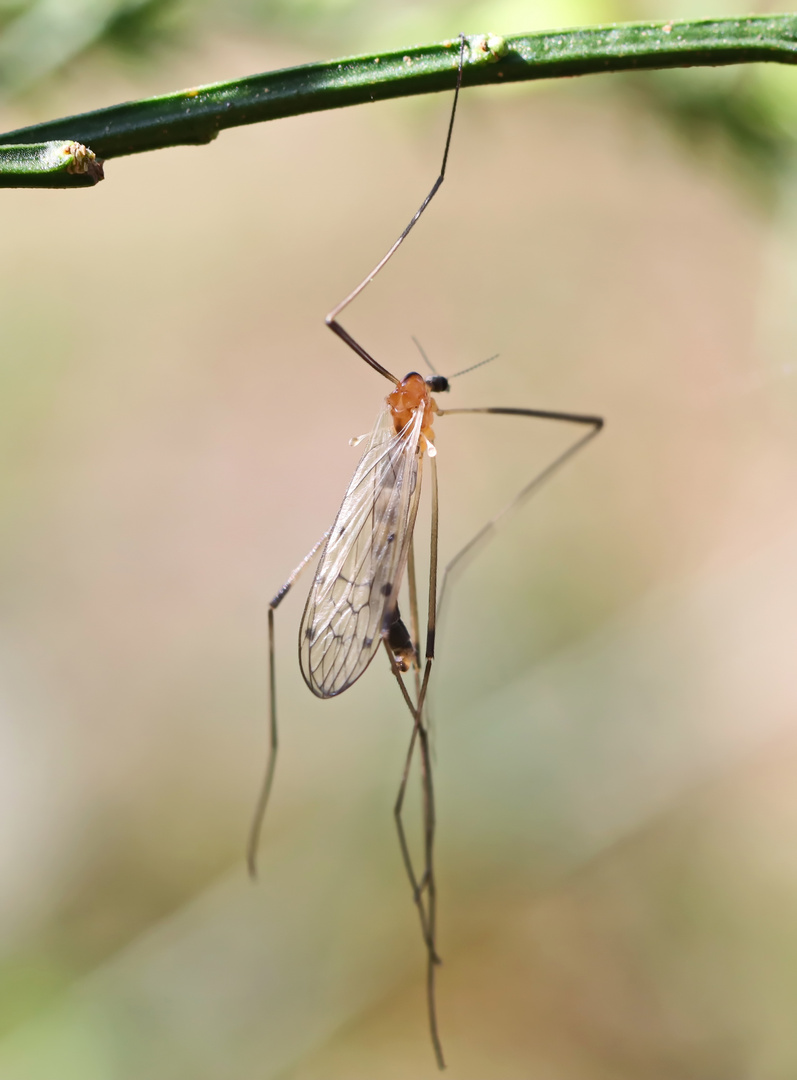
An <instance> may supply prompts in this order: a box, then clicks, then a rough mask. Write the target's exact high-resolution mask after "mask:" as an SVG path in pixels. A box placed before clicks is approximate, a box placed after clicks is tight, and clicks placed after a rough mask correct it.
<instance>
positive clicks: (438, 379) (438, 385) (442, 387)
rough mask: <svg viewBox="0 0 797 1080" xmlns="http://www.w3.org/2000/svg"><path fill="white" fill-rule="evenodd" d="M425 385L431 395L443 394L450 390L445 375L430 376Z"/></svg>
mask: <svg viewBox="0 0 797 1080" xmlns="http://www.w3.org/2000/svg"><path fill="white" fill-rule="evenodd" d="M426 385H427V386H428V387H429V389H430V390H431V391H432V393H433V394H444V393H445V392H446V391H447V390H450V389H451V384H450V383H449V381H448V379H447V378H446V377H445V375H430V376H429V378H428V379H427V380H426Z"/></svg>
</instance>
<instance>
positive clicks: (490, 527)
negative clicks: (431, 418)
mask: <svg viewBox="0 0 797 1080" xmlns="http://www.w3.org/2000/svg"><path fill="white" fill-rule="evenodd" d="M456 413H490V414H493V415H495V416H523V417H529V418H531V419H538V420H558V421H562V422H565V423H570V424H581V425H584V426H586V427H589V428H590V429H591V430H590V431H588V432H587V434H586V435H584V436H582V437H581V438H580V439H577V440H576V442H574V443H573V444H572V446H569V447H568V448H567V450H565V451H563V452H562V453H561V454H559V456H558V457H556V458H554V460H553V461H552V462H551V464H550V465H547V466H546V467H545V468H544V469H543V470H542V471H541V472H539V473H537V474H536V475H535V476H534V477H532V479H531V480H529V482H528V483H527V484H526V485H525V487H523V488H521V490H520V491H519V492H518V493H517V495H515V496H514V497H513V498H512V499H510V500H509V502H508V503H507V504H506V506H504V507H502V508H501V509H500V510H499V511H498V513H497V514H495V515H494V516H493V517H491V518H490V520H489V521H487V522H486V523H485V524H484V525H483V526H482V527H481V528H480V529H479V530H478V532H476V533H474V535H473V536H472V537H471V538H470V540H468V542H467V543H466V544H464V545H463V546H462V547H461V548H460V549H459V551H458V552H457V553H456V555H455V556H454V557H453V559H450V560H449V562H448V563H446V566H445V568H444V570H443V578H442V584H441V586H440V592H439V594H438V597H437V613H438V618H439V615H440V612H441V610H442V607H443V600H444V598H445V593H446V588H447V586H448V584H449V582H450V581H451V580H452V578H453V576H454V574H455V573H458V572H461V571H462V570H463V569H464V568H465V566H466V560H467V559H468V558H473V556H474V555H475V554H476V553H477V551H478V550H479V548H480V547H481V546H482V545H483V544H484V543H486V541H487V539H488V538H489V536H490V534H491V533H492V532H493V531H494V529H495V528H496V526H497V525H498V524H499V523H500V522H501V521H503V519H504V518H505V517H507V516H508V515H509V514H511V513H512V512H513V511H515V510H517V509H518V508H519V507H520V506H522V505H523V503H524V502H525V501H526V500H527V499H529V498H530V497H531V496H532V495H533V494H534V493H535V492H537V491H538V490H539V489H540V488H541V487H542V486H543V484H545V483H546V481H548V480H550V478H551V477H552V476H553V475H554V473H556V472H558V471H559V469H560V468H561V467H562V466H563V465H564V464H565V463H566V462H567V461H569V460H570V459H571V458H573V457H575V455H576V454H577V453H578V452H579V450H581V449H583V447H585V446H586V445H587V443H588V442H591V440H592V439H594V438H595V437H596V436H597V435H598V434H600V432H601V430H602V428H603V423H604V421H603V418H602V417H600V416H586V415H583V414H581V413H563V412H550V411H548V410H547V409H511V408H482V409H440V410H439V412H438V415H439V416H453V415H454V414H456Z"/></svg>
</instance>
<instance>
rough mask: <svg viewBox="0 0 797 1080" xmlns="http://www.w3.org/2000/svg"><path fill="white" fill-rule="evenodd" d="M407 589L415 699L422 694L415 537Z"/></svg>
mask: <svg viewBox="0 0 797 1080" xmlns="http://www.w3.org/2000/svg"><path fill="white" fill-rule="evenodd" d="M407 589H408V591H409V594H410V635H411V637H412V647H413V649H414V650H415V662H414V663H413V665H412V673H413V677H414V679H415V699H416V701H417V699H418V695H419V694H420V692H421V679H420V667H419V657H420V650H421V645H420V641H421V636H420V620H419V618H418V586H417V583H416V578H415V537H414V535H413V536H411V537H410V550H409V554H408V556H407Z"/></svg>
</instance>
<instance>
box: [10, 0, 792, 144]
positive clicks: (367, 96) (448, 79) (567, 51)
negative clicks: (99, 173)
mask: <svg viewBox="0 0 797 1080" xmlns="http://www.w3.org/2000/svg"><path fill="white" fill-rule="evenodd" d="M466 40H467V48H466V51H465V66H464V71H463V80H462V81H463V85H464V86H476V85H484V84H487V83H492V84H496V83H507V82H518V81H521V80H524V79H555V78H563V77H567V76H572V75H590V74H596V73H598V72H610V71H627V70H629V69H643V68H670V67H694V66H717V65H721V64H744V63H755V62H759V61H774V62H777V63H785V64H793V63H797V14H786V15H763V16H748V17H744V18H731V19H697V20H689V21H684V22H668V23H629V24H624V25H616V26H597V27H586V28H582V29H576V30H560V31H553V32H552V31H548V32H545V33H535V34H524V35H520V36H517V37H508V38H495V37H487V36H486V35H471V36H470V37H468V38H467V39H466ZM458 61H459V40H458V39H457V38H454V39H452V40H451V41H449V42H444V43H442V44H436V45H423V46H416V47H414V48H411V49H406V50H403V51H401V52H393V53H382V54H380V55H379V56H376V55H371V56H359V57H354V58H351V59H344V60H337V61H330V62H327V63H323V64H307V65H304V66H302V67H295V68H286V69H284V70H282V71H273V72H267V73H265V74H263V75H252V76H249V77H248V78H245V79H238V80H236V81H234V82H228V83H216V84H213V85H210V86H203V87H197V88H195V89H191V90H183V91H180V92H179V93H174V94H166V95H164V96H162V97H155V98H148V99H145V100H142V101H133V102H129V103H127V104H124V105H114V106H111V107H110V108H106V109H98V110H96V111H94V112H89V113H82V114H81V115H79V116H70V117H65V118H64V119H61V120H53V121H49V122H47V123H44V124H36V125H34V126H33V127H28V128H21V129H19V130H17V131H12V132H8V133H6V134H4V135H0V144H3V143H11V142H13V143H28V142H37V143H41V142H45V141H50V140H53V139H72V140H75V141H79V142H81V143H85V144H86V145H87V146H90V147H91V148H92V150H93V151H94V152H95V153H96V155H97V156H98V157H99V158H102V159H107V158H111V157H117V156H119V155H122V154H135V153H140V152H142V151H144V150H157V149H160V148H162V147H166V146H177V145H185V144H199V143H206V142H209V141H210V140H211V139H213V138H215V136H216V135H217V134H218V133H219V131H221V130H222V129H223V128H228V127H236V126H238V125H241V124H253V123H258V122H260V121H263V120H276V119H278V118H281V117H287V116H297V115H298V114H300V113H307V112H317V111H319V110H322V109H337V108H341V107H343V106H345V105H357V104H361V103H363V102H368V101H379V100H383V99H386V98H394V97H405V96H409V95H411V94H428V93H433V92H435V91H441V90H451V89H452V88H453V86H454V82H455V78H456V70H457V65H458Z"/></svg>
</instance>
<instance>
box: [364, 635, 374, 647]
mask: <svg viewBox="0 0 797 1080" xmlns="http://www.w3.org/2000/svg"><path fill="white" fill-rule="evenodd" d="M373 643H374V639H373V638H372V637H367V638H366V639H365V641H364V642H363V645H364V646H365V647H366V649H370V648H371V646H372V645H373Z"/></svg>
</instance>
